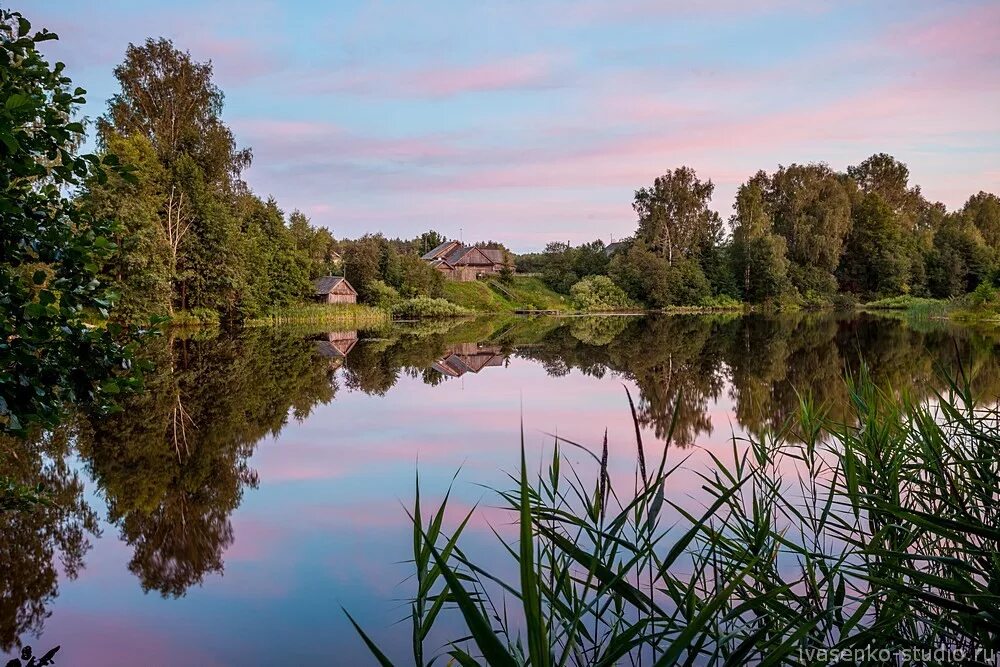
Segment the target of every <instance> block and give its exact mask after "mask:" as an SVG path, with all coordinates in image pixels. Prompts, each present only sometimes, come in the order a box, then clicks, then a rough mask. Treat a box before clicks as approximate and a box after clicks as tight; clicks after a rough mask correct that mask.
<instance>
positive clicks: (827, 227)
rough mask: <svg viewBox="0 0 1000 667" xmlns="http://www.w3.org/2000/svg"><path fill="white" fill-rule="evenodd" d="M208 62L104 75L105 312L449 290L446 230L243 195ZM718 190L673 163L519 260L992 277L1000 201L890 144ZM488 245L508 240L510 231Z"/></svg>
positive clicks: (149, 48) (198, 315)
mask: <svg viewBox="0 0 1000 667" xmlns="http://www.w3.org/2000/svg"><path fill="white" fill-rule="evenodd" d="M60 67H61V66H60ZM212 74H213V72H212V65H211V63H210V62H198V61H197V60H195V59H194V58H193V57H192V56H191V54H190V53H188V52H186V51H182V50H180V49H178V48H177V47H175V46H174V44H173V43H172V42H171V41H170V40H167V39H162V38H160V39H147V40H146V41H145V42H144V43H142V44H139V45H136V44H130V45H129V46H128V48H127V50H126V53H125V58H124V60H123V62H122V63H121V64H119V65H118V66H117V67H116V68H115V70H114V76H115V79H116V80H117V84H118V91H117V92H116V93H115V94H114V95H113V96H112V98H111V99H110V100H108V103H107V108H106V110H105V112H104V114H103V115H101V117H100V118H99V119H98V120H97V121H96V139H97V148H98V150H97V154H96V155H95V156H93V159H94V160H99V161H100V163H101V164H114V165H116V167H115V168H113V169H97V168H95V169H91V170H89V171H88V170H87V169H84V170H83V171H82V172H81V173H84V174H86V177H85V178H79V179H76V181H77V182H76V183H75V188H74V189H73V193H74V194H73V201H72V205H73V206H75V207H76V208H77V209H78V210H79V214H74V215H76V216H77V217H78V218H79V219H86V220H89V221H93V222H91V223H88V224H90V225H91V227H92V228H94V229H96V228H97V226H96V225H97V223H96V221H100V220H108V221H112V222H113V226H112V227H110V228H109V232H108V233H107V234H106V236H107V238H106V239H105V240H102V241H99V242H98V243H104V244H105V245H104V246H101V247H95V248H94V249H93V255H94V259H95V262H96V264H95V265H96V266H97V267H98V268H97V271H98V276H97V277H98V278H99V280H100V282H101V283H102V284H103V285H104V286H106V287H107V288H108V296H109V303H111V302H113V308H112V316H113V317H114V318H116V319H119V320H124V321H139V320H144V319H146V318H148V317H149V316H151V315H163V314H167V315H173V316H175V317H178V318H183V317H193V318H194V319H197V320H213V319H220V318H222V319H227V320H233V321H239V320H243V319H247V318H253V317H257V316H260V315H263V314H267V313H271V312H275V311H278V310H280V309H282V308H285V307H288V306H291V305H294V304H297V303H301V302H302V301H303V300H305V299H308V298H309V297H310V296H311V293H312V283H311V281H312V279H314V278H317V277H319V276H321V275H328V274H335V275H346V276H347V278H348V280H349V281H350V282H351V283H352V284H353V285H354V287H355V288H356V289H357V290H358V292H359V295H360V298H361V300H362V301H365V302H369V303H373V304H375V305H384V304H386V303H394V302H398V299H399V298H401V297H402V298H410V297H417V296H429V297H438V296H441V295H442V293H443V289H442V277H441V275H440V274H439V273H438V272H437V271H435V270H434V269H432V268H431V267H429V266H428V265H427V264H426V263H425V262H423V261H421V260H420V255H421V254H422V253H424V252H427V251H428V250H430V249H431V248H433V247H434V246H436V245H437V244H438V243H440V242H442V241H443V240H445V237H444V236H442V235H441V234H439V233H438V232H435V231H428V232H425V233H423V234H421V235H420V236H417V237H415V238H412V239H389V238H386V237H385V236H383V235H381V234H367V235H364V236H362V237H360V238H356V239H354V240H347V239H341V240H337V239H335V238H334V236H333V233H332V232H331V231H330V230H329V229H326V228H324V227H320V226H314V225H312V224H311V222H310V220H309V219H308V218H307V217H306V215H304V214H303V213H301V212H300V211H298V210H292V211H291V212H290V213H289V214H287V215H286V213H285V211H283V210H282V209H281V208H280V207H279V204H278V202H276V201H275V200H274V199H273V198H264V197H261V196H260V195H258V194H256V193H254V192H253V191H252V190H251V189H250V187H249V186H248V185H247V183H246V182H245V180H244V179H243V173H244V172H245V170H246V169H247V167H248V166H249V165H250V164H251V161H252V153H251V150H250V149H249V148H244V147H240V146H238V145H237V142H236V139H235V137H234V135H233V133H232V131H231V130H230V128H229V127H227V125H226V124H225V123H224V122H223V119H222V110H223V101H224V96H223V93H222V91H221V90H220V89H219V88H218V86H217V85H216V84H215V83H214V82H213V80H212ZM59 85H61V86H63V87H64V88H66V89H67V90H68V86H69V80H68V79H65V80H64V81H63V82H62V83H61V84H59ZM79 92H82V91H78V94H79ZM81 101H82V98H73V99H72V100H71V101H70V102H68V104H69V105H70V106H72V105H73V104H79V103H80V102H81ZM71 125H73V124H71ZM75 125H79V124H75ZM75 125H73V127H74V128H75ZM67 127H69V126H67ZM72 131H73V132H80V133H81V135H82V129H80V128H75V129H73V130H72ZM117 165H121V166H117ZM713 192H714V185H713V183H712V182H711V181H710V180H702V179H701V178H700V177H699V176H698V174H696V173H695V171H694V170H692V169H690V168H688V167H679V168H677V169H674V170H671V171H668V172H667V173H665V174H664V175H662V176H660V177H658V178H656V179H655V180H654V181H653V183H652V184H651V185H650V186H648V187H643V188H640V189H639V190H637V191H636V192H635V198H634V202H633V207H634V209H635V212H636V216H637V220H638V224H637V228H636V230H635V233H634V235H633V237H632V238H630V239H628V240H626V241H625V242H619V243H616V244H612V245H611V246H605V245H604V244H603V242H601V241H595V242H593V243H588V244H583V245H579V246H575V247H574V246H571V245H569V244H567V243H558V242H557V243H550V244H549V245H548V246H547V247H546V249H545V252H543V253H532V254H527V255H521V256H519V257H517V258H516V261H517V268H518V270H519V271H521V272H531V273H540V274H541V275H542V276H543V278H544V280H545V282H546V283H547V284H548V285H549V286H550V287H551V288H553V289H554V290H556V291H558V292H561V293H565V294H569V295H571V297H572V299H571V303H573V304H574V306H575V307H577V308H580V309H583V310H600V309H611V310H617V309H623V308H628V307H636V306H646V307H651V308H663V307H670V306H688V305H690V306H713V305H715V306H719V305H722V306H733V305H736V303H737V302H743V303H751V304H768V305H770V306H774V307H777V308H783V307H785V306H787V305H796V306H803V305H806V306H808V305H821V304H830V303H834V302H843V303H849V302H852V301H855V300H869V299H873V298H877V297H891V296H897V295H912V296H929V297H938V298H948V297H953V296H957V295H961V294H965V293H967V292H970V291H972V290H974V289H976V288H977V287H978V286H980V285H986V286H992V285H993V283H994V282H995V281H996V278H997V268H998V254H997V249H998V244H1000V199H998V197H997V196H996V195H994V194H990V193H986V192H980V193H978V194H976V195H973V196H972V197H970V198H969V200H968V201H967V202H966V203H965V205H964V206H963V207H962V208H961V209H960V210H957V211H948V210H946V208H945V206H944V205H943V204H941V203H934V202H930V201H928V200H927V199H926V198H925V197H924V196H923V194H922V193H921V191H920V188H919V187H918V186H915V185H912V184H911V183H910V182H909V170H908V169H907V167H906V165H905V164H903V163H901V162H900V161H898V160H896V159H895V158H893V157H891V156H889V155H886V154H881V153H880V154H876V155H873V156H872V157H870V158H868V159H867V160H865V161H863V162H861V163H860V164H858V165H855V166H851V167H848V169H847V170H846V172H843V173H841V172H837V171H834V170H833V169H831V168H830V167H829V166H827V165H825V164H805V165H802V164H792V165H790V166H787V167H784V166H782V167H779V168H778V169H777V170H776V171H774V172H772V173H767V172H764V171H760V172H758V173H757V174H756V175H754V176H753V177H752V178H750V179H749V180H748V181H747V182H746V183H744V184H743V185H742V186H740V188H739V190H738V193H737V196H736V201H735V203H734V204H733V207H732V208H733V213H732V215H731V216H730V217H729V219H728V221H724V220H723V218H722V216H720V215H719V214H718V213H717V212H716V211H715V210H713V209H712V208H710V203H711V199H712V195H713ZM80 216H83V217H82V218H81V217H80ZM104 236H105V235H103V234H102V235H101V236H100V238H102V239H104ZM481 245H485V246H489V247H498V248H502V249H504V250H505V251H507V248H506V247H505V246H504V244H503V243H502V241H501V242H497V241H486V242H483V243H481ZM507 252H509V251H507ZM84 265H85V266H90V265H89V264H87V263H86V262H85V263H84ZM85 282H86V281H85Z"/></svg>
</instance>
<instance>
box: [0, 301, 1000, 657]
mask: <svg viewBox="0 0 1000 667" xmlns="http://www.w3.org/2000/svg"><path fill="white" fill-rule="evenodd" d="M998 344H1000V337H998V336H997V335H996V334H995V333H989V334H983V333H977V332H973V331H970V330H964V329H952V328H946V327H943V326H941V327H926V328H923V329H920V328H915V327H913V326H910V325H907V324H905V323H903V322H901V321H896V320H890V319H877V318H874V317H868V316H855V317H834V316H830V315H809V314H802V315H795V316H783V317H779V318H773V317H763V316H747V317H733V316H718V317H703V316H683V317H656V318H631V317H606V318H600V317H581V318H567V319H544V318H542V319H508V320H503V321H484V320H476V321H465V322H458V323H432V324H427V325H419V326H412V327H399V328H396V329H393V330H390V331H385V332H379V333H378V335H377V336H376V335H368V334H365V333H362V334H361V335H360V336H359V334H358V332H356V331H340V332H330V333H324V334H322V335H307V334H303V333H297V332H281V331H274V330H246V331H242V332H239V333H238V334H236V335H232V336H219V337H216V338H199V337H195V338H183V337H176V336H173V337H169V336H168V337H163V338H160V339H157V340H155V341H153V342H152V343H150V345H149V347H148V348H147V350H146V354H147V355H148V356H149V357H150V359H151V360H152V361H154V362H155V364H156V371H155V372H154V373H152V374H151V375H150V376H149V377H148V378H147V380H146V386H147V391H146V392H145V393H143V394H141V395H138V396H132V397H129V398H128V399H127V400H126V402H125V404H124V405H123V410H122V411H121V412H119V413H117V414H115V415H112V416H111V417H104V418H101V419H95V420H89V419H87V417H86V416H85V415H80V416H79V417H78V418H77V419H76V420H74V421H73V422H70V423H67V424H65V425H64V426H63V427H61V428H60V429H57V430H55V431H53V432H50V433H46V434H40V435H38V436H37V437H36V438H34V439H32V440H30V441H28V442H15V441H11V440H3V441H0V447H2V449H0V461H2V465H3V466H4V468H5V470H4V472H5V473H6V474H7V475H9V476H11V477H13V478H15V479H17V480H19V481H21V482H25V483H29V484H35V483H38V482H42V483H44V484H45V486H46V487H47V488H48V489H49V490H50V491H51V492H52V494H53V497H54V500H55V503H54V506H53V507H50V508H40V509H39V510H37V511H35V512H32V513H27V514H15V513H7V514H4V515H2V516H0V523H2V529H3V535H4V540H3V545H2V546H0V586H2V591H3V597H2V598H0V648H2V649H4V650H10V649H11V648H12V647H13V646H15V645H17V644H18V642H19V641H28V640H29V636H28V635H29V634H37V633H38V632H40V630H41V628H42V623H43V620H44V618H45V617H46V614H47V611H48V609H49V607H50V606H51V605H52V603H53V601H54V599H55V598H56V595H57V593H58V590H59V588H58V578H59V576H64V577H66V578H73V577H75V576H76V575H77V573H78V572H79V571H80V570H81V568H82V567H83V565H84V556H85V554H86V552H87V549H88V545H89V542H88V535H94V534H96V533H97V525H98V522H97V510H95V509H93V508H91V507H90V506H88V504H87V503H86V502H85V501H84V495H83V484H82V482H81V479H80V478H79V477H78V476H77V473H76V472H74V471H73V469H72V468H71V466H70V465H69V464H68V463H67V461H69V460H71V455H72V454H73V453H74V451H75V453H76V454H77V455H78V456H79V459H80V460H81V461H82V462H83V466H84V468H85V470H86V473H87V475H89V477H90V478H91V479H92V480H93V481H94V483H95V485H96V487H97V490H98V491H99V496H100V499H101V500H103V502H104V503H105V505H106V509H105V510H103V511H106V517H107V522H108V523H109V524H110V525H112V526H114V527H115V528H116V529H117V530H118V532H119V535H120V539H121V541H122V542H123V543H124V544H126V545H127V546H128V548H129V550H130V553H131V559H130V561H129V565H128V567H129V570H130V571H131V572H132V573H133V574H134V575H135V577H136V578H137V579H138V581H139V583H140V585H141V587H142V589H143V590H144V591H155V592H157V593H159V594H160V595H162V596H164V597H172V598H176V597H180V596H183V595H184V594H185V592H186V591H187V590H188V589H189V588H190V587H191V586H192V585H195V584H201V583H202V582H203V581H204V580H205V578H206V576H207V575H209V574H211V573H218V572H221V571H222V570H223V565H224V556H225V552H226V549H227V548H228V547H229V546H230V545H231V544H232V543H233V540H234V531H233V527H232V524H231V519H230V517H231V515H232V513H233V511H234V510H235V509H236V508H237V507H238V506H239V505H240V503H241V501H242V499H243V495H244V491H245V490H246V489H247V488H248V487H249V488H251V489H253V488H255V487H256V486H257V482H258V480H257V474H256V472H255V471H254V470H253V469H251V467H250V465H249V463H248V460H249V458H250V456H251V455H252V454H253V452H254V449H255V447H256V445H257V443H258V442H259V441H260V440H261V439H262V438H264V437H265V436H268V435H269V434H271V435H273V434H277V433H278V432H279V431H281V429H282V428H283V427H284V426H285V425H286V424H287V422H288V420H289V419H295V420H306V419H307V418H308V417H309V415H310V413H311V411H312V410H313V409H314V407H315V406H317V405H319V404H325V403H328V402H330V401H332V400H334V398H335V396H336V394H337V391H338V387H342V388H343V389H345V390H350V391H358V392H364V393H366V394H370V395H376V396H380V395H384V394H385V393H387V392H388V391H389V390H390V389H391V388H392V387H393V386H394V385H395V384H396V383H397V382H398V381H399V379H400V378H401V377H404V376H405V377H410V378H416V379H419V380H420V381H422V382H423V383H425V384H427V385H431V386H436V385H438V384H441V383H443V382H447V381H448V380H450V379H453V378H460V377H462V376H464V375H466V374H468V373H473V374H476V373H482V372H484V371H485V372H487V373H489V374H490V375H489V376H490V377H496V376H494V375H492V374H494V373H497V374H499V373H503V372H504V371H503V368H502V367H503V366H505V365H506V364H507V362H508V361H509V360H510V359H511V358H512V357H517V358H520V359H524V360H530V361H531V362H534V363H537V364H540V365H541V366H542V367H543V368H544V369H545V371H546V372H547V373H548V374H549V375H550V376H553V377H561V376H565V375H568V374H570V373H571V372H573V371H576V372H579V373H582V374H584V375H586V376H591V377H595V378H604V377H614V378H618V379H621V380H626V381H629V382H632V383H634V384H635V385H636V386H637V387H638V389H639V396H638V402H637V408H638V411H639V415H640V419H641V421H642V422H643V424H644V425H645V426H646V427H648V428H649V429H651V430H653V431H654V432H655V433H656V434H658V435H660V436H662V435H664V434H665V433H666V432H667V430H668V428H669V427H670V422H671V418H672V415H673V409H674V406H675V405H677V404H679V410H678V416H677V424H676V427H675V431H674V438H675V442H676V443H678V444H681V445H690V444H692V443H695V442H696V441H698V439H699V437H701V436H703V435H705V434H708V433H711V432H712V429H713V422H712V414H711V411H712V408H713V407H714V406H715V405H716V404H717V403H718V402H719V401H720V400H725V401H727V402H729V403H731V404H732V410H733V414H734V415H735V418H736V420H737V422H738V424H739V425H740V426H741V427H742V428H743V429H744V430H746V431H750V432H755V433H759V432H761V431H763V430H764V429H766V428H772V427H777V426H779V425H780V424H781V423H782V422H783V421H784V420H785V419H786V418H787V417H788V416H789V415H790V414H791V413H793V412H794V411H795V410H796V408H797V405H798V401H799V396H800V392H811V393H812V395H813V397H814V398H815V400H816V403H817V404H819V405H822V406H824V407H825V409H826V410H827V411H828V412H829V413H830V414H831V415H832V416H834V417H838V416H842V415H846V414H847V412H846V409H845V408H846V405H847V395H846V390H845V387H844V384H843V383H842V381H841V378H842V376H843V374H844V372H845V371H848V372H850V371H854V370H857V368H858V367H859V364H860V363H861V360H862V359H864V360H865V361H866V362H867V363H868V364H869V366H870V367H871V370H872V374H873V376H874V377H875V378H876V379H877V380H878V381H880V382H883V383H885V384H888V385H890V386H892V387H893V388H894V389H896V390H897V391H900V392H907V393H908V394H910V395H911V396H913V397H914V398H921V397H925V396H927V395H929V393H930V392H931V391H932V390H933V388H934V387H935V386H938V384H939V383H938V382H937V381H936V377H937V370H936V368H937V366H938V365H942V366H944V367H946V368H954V361H955V359H956V353H957V355H959V356H960V357H961V358H962V359H963V360H964V361H965V363H966V371H967V372H968V373H969V374H970V376H971V377H972V379H973V386H974V388H975V389H976V390H977V391H978V393H979V394H980V395H982V396H985V397H990V398H992V397H996V396H997V395H998V393H1000V367H998V363H997V356H996V353H997V347H998ZM488 390H489V389H488V387H486V388H485V389H484V391H487V392H488ZM624 416H625V415H623V417H624ZM715 426H716V427H721V426H723V425H721V424H716V425H715ZM725 427H726V428H728V424H725ZM344 428H350V424H345V425H344ZM391 492H392V493H393V494H398V493H404V491H402V490H392V491H391ZM57 558H58V562H59V563H61V575H60V568H59V567H58V566H57Z"/></svg>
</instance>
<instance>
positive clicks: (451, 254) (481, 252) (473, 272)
mask: <svg viewBox="0 0 1000 667" xmlns="http://www.w3.org/2000/svg"><path fill="white" fill-rule="evenodd" d="M421 259H423V260H424V261H425V262H427V263H428V264H430V265H431V266H433V267H434V268H435V269H437V270H438V271H440V272H441V273H442V274H443V275H444V277H445V278H449V279H451V280H460V281H468V280H475V279H476V278H478V277H480V276H484V275H490V274H495V273H500V272H501V271H502V270H503V268H504V266H505V265H506V259H505V257H504V252H503V250H500V249H499V248H478V247H476V246H467V245H465V244H463V243H462V242H461V241H445V242H444V243H442V244H441V245H439V246H438V247H436V248H434V249H433V250H431V251H430V252H428V253H427V254H425V255H424V256H423V257H422V258H421Z"/></svg>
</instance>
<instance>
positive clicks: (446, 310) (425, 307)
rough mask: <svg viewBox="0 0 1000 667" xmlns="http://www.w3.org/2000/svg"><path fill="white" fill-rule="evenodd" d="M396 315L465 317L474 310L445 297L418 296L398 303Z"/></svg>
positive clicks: (393, 310) (393, 312)
mask: <svg viewBox="0 0 1000 667" xmlns="http://www.w3.org/2000/svg"><path fill="white" fill-rule="evenodd" d="M392 314H393V315H394V316H396V317H406V318H409V317H418V318H419V317H465V316H468V315H471V314H472V312H471V311H469V310H468V309H466V308H463V307H461V306H458V305H456V304H454V303H452V302H450V301H447V300H445V299H434V298H431V297H427V296H418V297H414V298H412V299H407V300H406V301H402V302H400V303H397V304H396V305H395V306H393V308H392Z"/></svg>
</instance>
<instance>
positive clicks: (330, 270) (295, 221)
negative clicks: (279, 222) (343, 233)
mask: <svg viewBox="0 0 1000 667" xmlns="http://www.w3.org/2000/svg"><path fill="white" fill-rule="evenodd" d="M288 229H289V232H290V233H291V236H292V240H293V241H294V243H295V247H296V249H297V250H298V251H299V252H301V253H303V254H305V256H306V258H307V259H308V262H309V277H310V278H319V277H320V276H328V275H331V274H334V273H335V272H337V271H339V270H340V269H341V268H342V267H341V265H340V261H339V260H337V259H336V241H335V240H334V238H333V234H331V233H330V230H329V229H327V228H325V227H313V226H312V225H311V224H310V222H309V218H307V217H306V215H305V214H304V213H302V212H301V211H299V210H298V209H296V210H294V211H292V214H291V215H289V216H288Z"/></svg>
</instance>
